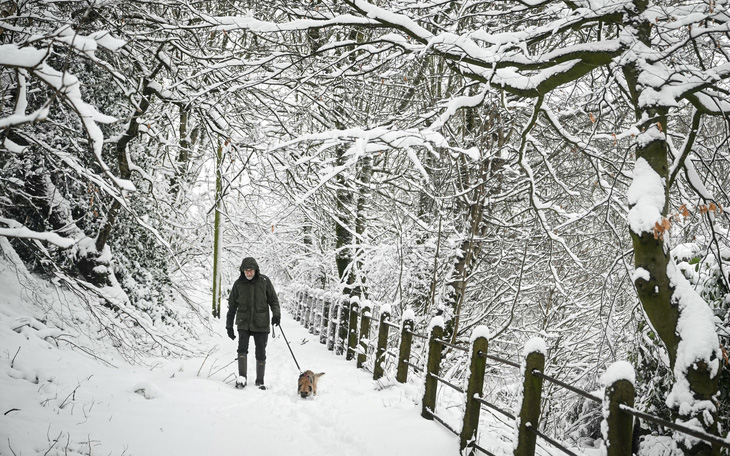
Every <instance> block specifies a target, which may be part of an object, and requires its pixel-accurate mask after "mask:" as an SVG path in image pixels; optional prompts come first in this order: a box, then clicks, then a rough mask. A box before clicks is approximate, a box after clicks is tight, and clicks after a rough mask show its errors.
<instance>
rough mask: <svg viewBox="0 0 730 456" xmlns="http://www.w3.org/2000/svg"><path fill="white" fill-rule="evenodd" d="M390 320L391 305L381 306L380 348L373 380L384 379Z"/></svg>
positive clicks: (376, 356) (376, 353)
mask: <svg viewBox="0 0 730 456" xmlns="http://www.w3.org/2000/svg"><path fill="white" fill-rule="evenodd" d="M388 320H390V305H388V304H383V305H381V306H380V324H379V326H378V348H377V349H376V350H375V362H374V363H373V380H378V379H380V378H382V377H383V373H384V370H383V364H384V363H385V356H386V352H387V351H388V329H389V327H388V325H387V324H386V322H387V321H388Z"/></svg>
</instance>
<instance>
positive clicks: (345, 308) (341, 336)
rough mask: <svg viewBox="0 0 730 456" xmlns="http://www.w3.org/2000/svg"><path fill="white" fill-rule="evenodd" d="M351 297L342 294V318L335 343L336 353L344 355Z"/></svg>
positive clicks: (338, 325) (339, 321) (338, 324)
mask: <svg viewBox="0 0 730 456" xmlns="http://www.w3.org/2000/svg"><path fill="white" fill-rule="evenodd" d="M349 304H350V298H349V297H348V296H345V295H343V296H340V318H339V320H338V322H337V342H336V343H335V354H336V355H342V353H343V352H344V351H345V341H346V340H347V327H348V322H349V321H350V305H349Z"/></svg>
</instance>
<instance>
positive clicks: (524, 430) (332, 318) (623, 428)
mask: <svg viewBox="0 0 730 456" xmlns="http://www.w3.org/2000/svg"><path fill="white" fill-rule="evenodd" d="M291 307H292V312H293V314H294V318H295V320H296V321H299V322H300V323H301V324H302V325H304V327H305V328H308V329H309V332H310V333H311V334H314V335H319V341H320V343H322V344H324V345H326V347H327V349H328V350H331V351H334V352H335V353H336V354H337V355H342V354H344V355H345V357H346V359H347V360H352V359H355V358H356V360H357V367H358V368H367V367H368V366H366V365H365V363H366V361H367V360H368V355H369V354H370V355H371V358H372V359H371V361H372V369H371V370H372V373H373V379H374V380H378V379H380V378H382V377H383V375H384V367H383V364H384V362H385V360H386V358H387V357H394V358H397V361H396V381H398V382H399V383H405V382H406V381H407V379H408V369H409V368H411V369H413V370H415V371H416V372H422V371H425V375H424V383H425V388H424V394H423V400H422V411H421V416H422V417H423V418H425V419H429V420H434V421H436V422H438V423H440V424H442V425H443V426H444V427H446V428H447V429H448V430H450V431H451V432H452V433H454V434H455V435H457V436H458V437H459V448H460V451H461V453H462V454H469V455H473V454H475V453H476V451H480V452H482V453H484V454H487V455H490V456H493V453H491V452H489V451H488V450H487V449H485V448H483V447H481V446H480V445H479V444H478V443H477V435H478V427H479V416H480V412H481V410H482V408H483V407H488V408H490V409H491V410H494V411H496V412H498V413H501V414H502V415H504V416H506V417H507V418H509V419H510V420H512V421H513V422H514V426H515V429H516V432H515V443H514V448H515V449H514V455H515V456H534V454H535V445H536V442H537V438H538V437H540V438H541V439H543V440H544V441H546V442H548V443H549V444H551V445H553V446H554V447H555V448H557V449H559V450H561V451H563V452H564V453H566V454H569V455H571V456H576V454H575V453H574V452H572V451H571V450H569V449H568V448H566V447H565V446H564V445H563V444H562V443H560V442H559V441H557V440H555V439H553V438H551V437H550V436H548V435H546V434H544V433H543V432H542V431H540V430H539V424H540V423H539V418H540V413H541V409H540V405H541V399H542V384H543V382H544V381H547V382H550V383H554V384H556V385H557V386H559V387H562V388H565V389H567V390H569V391H571V392H573V393H576V394H578V395H581V396H583V397H585V398H587V399H589V400H591V401H594V402H597V403H602V404H603V416H604V421H603V423H602V425H601V429H602V434H603V443H604V446H605V449H606V454H607V455H608V456H631V454H632V452H631V443H632V432H633V420H634V418H638V419H642V420H646V421H651V422H653V423H656V424H660V425H662V426H666V427H668V428H670V429H673V430H675V431H679V432H682V433H685V434H687V435H690V436H692V437H695V438H698V439H700V440H703V441H705V442H708V443H711V444H712V445H713V446H715V445H716V446H717V447H718V448H730V440H727V439H723V438H721V437H718V436H715V435H711V434H707V433H706V432H704V431H703V430H701V429H698V428H692V427H688V426H684V425H680V424H677V423H673V422H670V421H666V420H663V419H661V418H658V417H655V416H653V415H650V414H647V413H644V412H640V411H638V410H636V409H634V407H633V406H634V395H635V391H634V371H633V368H632V367H631V365H630V364H629V363H627V362H625V361H619V362H617V363H614V364H612V365H611V366H609V368H608V369H607V371H606V373H605V375H604V382H605V383H606V387H605V392H604V396H603V398H601V397H598V396H596V395H594V394H591V393H589V392H587V391H584V390H581V389H579V388H576V387H575V386H572V385H569V384H567V383H565V382H562V381H560V380H558V379H556V378H553V377H551V376H549V375H547V374H545V372H544V371H545V352H546V349H545V343H544V342H543V341H542V339H539V338H535V339H532V340H530V341H528V342H527V344H525V347H524V350H523V360H522V364H517V363H515V362H513V361H509V360H506V359H503V358H500V357H498V356H494V355H492V354H489V353H488V347H489V342H488V339H489V334H488V331H487V329H486V327H483V326H480V327H477V328H476V329H475V330H474V331H473V333H472V336H471V347H470V348H466V347H463V346H458V345H454V344H451V343H449V342H447V341H445V340H443V331H444V325H443V320H442V319H441V317H435V318H434V319H433V320H432V321H431V324H430V325H429V327H428V332H429V334H427V335H424V334H418V333H416V332H414V331H413V327H414V318H415V315H414V314H413V313H412V312H409V311H406V312H405V313H404V315H402V316H401V323H400V324H395V323H393V322H391V321H390V316H391V312H390V307H389V306H388V305H381V306H380V309H379V311H380V312H379V314H380V316H379V319H378V325H377V327H378V339H377V343H376V345H375V352H374V353H371V350H370V348H371V347H372V346H373V344H371V341H370V329H371V320H372V312H373V309H372V307H371V304H370V303H369V302H368V301H363V302H362V303H361V302H360V300H359V298H357V297H352V298H348V297H346V296H342V295H337V294H334V293H328V292H325V291H324V290H321V289H313V288H310V289H300V290H298V291H297V292H296V296H295V300H294V302H293V303H292V306H291ZM358 316H359V317H360V321H359V325H358ZM391 329H393V330H397V331H398V332H399V337H398V340H399V341H400V342H399V343H398V353H396V352H394V351H390V350H389V349H388V341H389V338H390V330H391ZM414 337H415V338H416V339H421V340H423V341H425V342H426V344H427V347H428V351H427V357H426V362H425V366H423V367H421V366H419V365H418V364H417V363H412V362H411V349H412V345H413V338H414ZM444 347H449V348H452V349H455V350H460V351H463V352H465V353H467V354H469V355H470V360H471V361H470V367H469V375H468V379H467V387H466V389H463V388H461V387H460V386H458V385H455V384H453V383H451V382H449V381H448V380H446V379H444V378H442V377H441V376H440V375H439V373H440V372H439V371H440V367H441V353H442V350H443V348H444ZM372 355H374V356H372ZM487 359H489V360H491V361H495V362H498V363H500V364H504V365H508V366H512V367H516V368H519V369H520V370H521V376H522V380H523V385H522V394H521V398H520V401H519V403H518V405H517V407H516V410H515V412H516V414H513V413H511V412H509V411H506V410H503V409H501V408H499V407H498V406H497V405H495V404H493V403H491V402H489V401H488V400H486V399H485V398H484V396H483V386H484V374H485V371H486V361H487ZM439 383H441V384H444V385H446V386H448V387H450V388H453V389H454V390H456V391H458V392H459V393H461V394H465V396H466V403H465V410H464V416H463V421H462V427H461V430H460V431H459V430H457V429H454V428H453V426H452V425H451V424H449V423H448V422H447V421H446V420H444V419H443V418H441V417H440V416H439V415H438V414H437V413H436V390H437V386H438V384H439Z"/></svg>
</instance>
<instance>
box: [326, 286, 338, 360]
mask: <svg viewBox="0 0 730 456" xmlns="http://www.w3.org/2000/svg"><path fill="white" fill-rule="evenodd" d="M339 321H340V300H339V299H338V296H337V295H336V294H332V295H330V323H329V325H330V326H329V330H328V331H327V350H329V351H333V350H334V349H335V345H337V329H338V328H337V323H338V322H339Z"/></svg>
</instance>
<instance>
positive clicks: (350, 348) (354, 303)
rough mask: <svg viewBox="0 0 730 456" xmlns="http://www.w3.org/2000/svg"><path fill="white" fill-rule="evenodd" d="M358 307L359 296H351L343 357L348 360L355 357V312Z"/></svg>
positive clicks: (356, 312)
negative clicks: (345, 351) (345, 349)
mask: <svg viewBox="0 0 730 456" xmlns="http://www.w3.org/2000/svg"><path fill="white" fill-rule="evenodd" d="M359 309H360V297H359V296H352V297H351V298H350V323H349V325H348V328H347V329H348V331H347V353H345V359H346V360H348V361H350V360H351V359H353V358H354V357H355V347H356V346H357V314H358V310H359Z"/></svg>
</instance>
